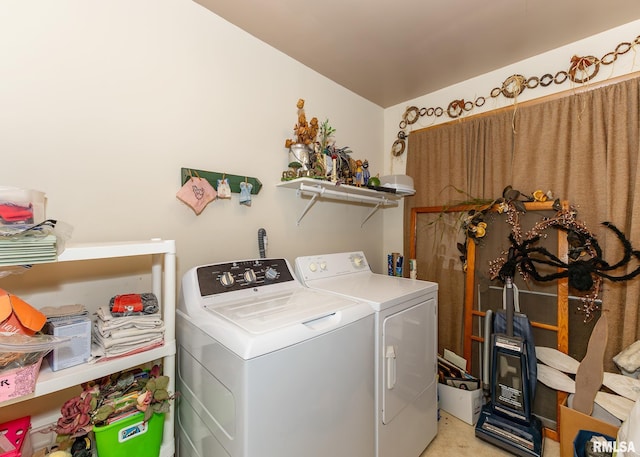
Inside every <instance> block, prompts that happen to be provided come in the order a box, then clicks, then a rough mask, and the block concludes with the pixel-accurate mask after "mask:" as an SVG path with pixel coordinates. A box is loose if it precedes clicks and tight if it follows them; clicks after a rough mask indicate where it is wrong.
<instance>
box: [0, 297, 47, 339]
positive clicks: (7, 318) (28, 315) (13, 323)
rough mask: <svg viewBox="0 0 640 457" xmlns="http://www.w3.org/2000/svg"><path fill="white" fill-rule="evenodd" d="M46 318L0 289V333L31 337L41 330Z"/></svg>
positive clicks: (21, 300) (27, 304)
mask: <svg viewBox="0 0 640 457" xmlns="http://www.w3.org/2000/svg"><path fill="white" fill-rule="evenodd" d="M46 321H47V316H45V315H44V314H43V313H41V312H40V311H38V310H37V309H35V308H34V307H33V306H31V305H30V304H29V303H27V302H26V301H24V300H23V299H21V298H20V297H18V296H17V295H13V294H10V293H9V292H7V291H6V290H3V289H0V332H7V333H22V334H23V335H29V336H31V335H33V334H34V333H35V332H37V331H39V330H41V329H42V327H43V326H44V324H45V322H46Z"/></svg>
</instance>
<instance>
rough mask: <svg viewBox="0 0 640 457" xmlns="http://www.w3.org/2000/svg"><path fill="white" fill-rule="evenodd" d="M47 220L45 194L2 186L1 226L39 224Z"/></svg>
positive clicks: (0, 189) (0, 193) (0, 198)
mask: <svg viewBox="0 0 640 457" xmlns="http://www.w3.org/2000/svg"><path fill="white" fill-rule="evenodd" d="M44 219H45V194H44V193H43V192H40V191H37V190H29V189H19V188H17V187H6V186H0V226H2V225H8V226H10V225H16V224H39V223H40V222H42V221H44Z"/></svg>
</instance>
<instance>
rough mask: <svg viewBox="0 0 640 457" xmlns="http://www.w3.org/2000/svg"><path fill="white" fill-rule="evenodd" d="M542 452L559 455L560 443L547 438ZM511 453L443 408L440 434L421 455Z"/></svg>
mask: <svg viewBox="0 0 640 457" xmlns="http://www.w3.org/2000/svg"><path fill="white" fill-rule="evenodd" d="M542 454H543V455H544V457H559V456H560V443H558V442H556V441H553V440H550V439H548V438H546V439H545V440H544V450H543V453H542ZM511 455H513V454H510V453H508V452H506V451H504V450H502V449H500V448H497V447H495V446H493V445H491V444H489V443H486V442H484V441H482V440H480V439H478V438H476V437H475V430H474V427H472V426H471V425H469V424H467V423H465V422H463V421H461V420H460V419H458V418H456V417H454V416H452V415H450V414H448V413H446V412H444V411H442V410H441V411H440V421H439V422H438V434H437V435H436V437H435V439H434V440H433V441H432V442H431V444H429V446H428V447H427V449H425V451H424V452H423V453H422V456H421V457H432V456H433V457H438V456H455V457H467V456H469V457H502V456H511Z"/></svg>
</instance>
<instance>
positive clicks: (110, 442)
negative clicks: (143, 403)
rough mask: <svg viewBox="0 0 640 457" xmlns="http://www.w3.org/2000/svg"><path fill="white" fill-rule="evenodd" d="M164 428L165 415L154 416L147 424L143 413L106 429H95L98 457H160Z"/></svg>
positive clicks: (105, 427)
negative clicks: (126, 456)
mask: <svg viewBox="0 0 640 457" xmlns="http://www.w3.org/2000/svg"><path fill="white" fill-rule="evenodd" d="M163 428H164V414H154V415H153V416H152V417H151V419H149V421H148V422H146V423H145V422H144V414H143V413H137V414H134V415H133V416H131V417H128V418H126V419H123V420H121V421H118V422H114V423H113V424H110V425H106V426H104V427H94V428H93V431H94V433H95V436H96V448H97V450H98V457H121V456H123V455H131V456H136V457H158V456H159V455H160V446H161V444H162V431H163Z"/></svg>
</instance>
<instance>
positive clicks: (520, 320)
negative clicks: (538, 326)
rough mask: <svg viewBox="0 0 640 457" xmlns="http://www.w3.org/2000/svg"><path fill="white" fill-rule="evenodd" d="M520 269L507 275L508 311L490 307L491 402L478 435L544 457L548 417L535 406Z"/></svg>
mask: <svg viewBox="0 0 640 457" xmlns="http://www.w3.org/2000/svg"><path fill="white" fill-rule="evenodd" d="M511 255H513V252H510V256H511ZM514 273H515V268H514V270H513V271H510V272H508V273H507V274H505V275H504V276H503V280H504V284H505V285H504V289H503V303H502V304H503V310H500V311H497V312H496V313H492V312H491V311H488V312H487V316H486V319H485V357H484V367H483V372H484V375H483V378H484V379H483V381H484V383H485V387H488V390H489V401H488V402H487V403H486V404H485V405H484V406H483V407H482V410H481V412H480V417H479V419H478V422H477V423H476V428H475V435H476V437H478V438H480V439H482V440H484V441H487V442H489V443H491V444H494V445H495V446H498V447H500V448H502V449H504V450H506V451H507V452H511V453H512V454H514V455H519V456H522V457H542V452H543V439H544V436H543V432H542V422H541V421H540V419H539V418H538V417H536V416H535V415H533V413H532V411H531V410H532V405H533V398H534V396H535V386H536V382H537V368H536V366H537V365H536V363H537V361H536V357H535V344H534V341H533V332H532V328H531V323H530V322H529V319H528V318H527V316H526V315H524V314H521V313H520V312H519V304H518V299H517V296H518V295H517V287H516V286H515V285H514V284H513V275H514ZM489 335H491V336H490V337H489Z"/></svg>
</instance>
